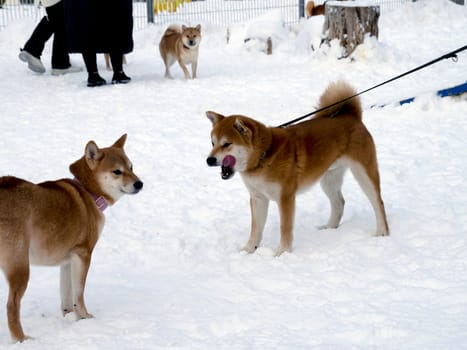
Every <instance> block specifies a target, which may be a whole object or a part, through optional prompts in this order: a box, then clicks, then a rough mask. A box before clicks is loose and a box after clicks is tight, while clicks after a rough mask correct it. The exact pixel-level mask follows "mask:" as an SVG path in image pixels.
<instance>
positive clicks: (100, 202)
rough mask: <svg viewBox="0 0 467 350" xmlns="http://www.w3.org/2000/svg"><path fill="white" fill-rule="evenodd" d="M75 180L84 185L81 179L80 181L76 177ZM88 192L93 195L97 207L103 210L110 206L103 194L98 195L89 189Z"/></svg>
mask: <svg viewBox="0 0 467 350" xmlns="http://www.w3.org/2000/svg"><path fill="white" fill-rule="evenodd" d="M73 181H76V182H77V183H79V184H80V185H81V186H83V184H82V183H81V181H79V180H78V179H77V178H76V177H74V178H73ZM88 193H89V194H90V195H91V197H92V199H94V202H95V203H96V205H97V207H98V208H99V210H100V211H101V212H103V211H104V210H105V209H107V207H108V206H109V203H107V200H106V199H105V198H104V197H103V196H98V195H97V194H94V193H91V192H89V191H88Z"/></svg>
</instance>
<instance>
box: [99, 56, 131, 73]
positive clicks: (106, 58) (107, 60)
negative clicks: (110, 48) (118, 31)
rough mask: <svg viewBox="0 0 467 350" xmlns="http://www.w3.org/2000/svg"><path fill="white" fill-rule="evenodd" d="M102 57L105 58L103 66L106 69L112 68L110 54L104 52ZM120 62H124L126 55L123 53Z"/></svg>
mask: <svg viewBox="0 0 467 350" xmlns="http://www.w3.org/2000/svg"><path fill="white" fill-rule="evenodd" d="M104 59H105V67H106V68H107V70H112V65H111V63H110V54H108V53H105V54H104ZM122 62H123V64H126V56H125V55H123V60H122Z"/></svg>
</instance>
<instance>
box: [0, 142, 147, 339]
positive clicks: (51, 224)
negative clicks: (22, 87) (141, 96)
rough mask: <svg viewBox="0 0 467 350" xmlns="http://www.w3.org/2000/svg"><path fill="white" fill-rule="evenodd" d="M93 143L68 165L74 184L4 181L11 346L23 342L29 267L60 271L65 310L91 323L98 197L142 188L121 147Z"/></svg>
mask: <svg viewBox="0 0 467 350" xmlns="http://www.w3.org/2000/svg"><path fill="white" fill-rule="evenodd" d="M125 141H126V135H123V136H122V137H120V138H119V139H118V140H117V141H116V142H115V143H114V144H113V145H112V146H111V147H107V148H102V149H101V148H98V147H97V145H96V144H95V142H93V141H89V142H88V144H87V145H86V148H85V154H84V156H83V157H82V158H81V159H79V160H77V161H76V162H74V163H73V164H71V165H70V171H71V173H72V174H73V175H74V176H75V179H61V180H57V181H47V182H43V183H39V184H33V183H31V182H28V181H25V180H22V179H19V178H16V177H12V176H5V177H1V178H0V267H1V268H2V270H3V271H4V273H5V276H6V279H7V282H8V285H9V294H8V303H7V316H8V327H9V329H10V334H11V337H12V339H13V341H24V340H25V339H27V338H28V337H26V335H25V334H24V332H23V328H22V325H21V321H20V303H21V298H22V297H23V294H24V292H25V290H26V287H27V284H28V280H29V265H30V264H37V265H48V266H56V265H59V266H60V269H61V270H60V291H61V308H62V312H63V314H66V313H68V312H71V311H74V312H75V314H76V316H77V318H90V317H92V315H91V314H90V313H88V311H87V309H86V306H85V303H84V288H85V283H86V276H87V273H88V269H89V266H90V263H91V254H92V251H93V249H94V246H95V244H96V242H97V240H98V238H99V234H100V232H101V230H102V228H103V226H104V215H103V214H102V212H101V211H100V210H99V208H98V207H97V205H96V202H95V201H94V199H93V195H94V196H101V197H103V198H105V200H106V201H107V203H108V204H114V203H115V202H116V201H117V200H118V199H119V198H120V197H121V196H122V195H123V194H133V193H137V192H138V191H139V190H140V189H141V188H142V186H143V183H142V182H141V181H140V180H139V179H138V177H137V176H136V175H135V174H134V173H133V170H132V165H131V163H130V160H129V159H128V157H127V156H126V154H125V152H124V150H123V146H124V144H125Z"/></svg>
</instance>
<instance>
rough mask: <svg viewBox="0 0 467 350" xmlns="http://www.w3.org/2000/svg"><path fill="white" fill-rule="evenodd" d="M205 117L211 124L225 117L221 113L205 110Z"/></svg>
mask: <svg viewBox="0 0 467 350" xmlns="http://www.w3.org/2000/svg"><path fill="white" fill-rule="evenodd" d="M206 117H208V119H209V120H210V121H211V123H212V125H213V126H214V125H216V124H217V123H219V122H220V121H221V120H222V119H224V118H225V117H224V116H223V115H222V114H219V113H216V112H213V111H207V112H206Z"/></svg>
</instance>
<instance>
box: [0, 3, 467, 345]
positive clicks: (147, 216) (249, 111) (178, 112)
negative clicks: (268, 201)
mask: <svg viewBox="0 0 467 350" xmlns="http://www.w3.org/2000/svg"><path fill="white" fill-rule="evenodd" d="M271 18H276V17H275V15H274V16H272V17H271ZM466 18H467V7H466V6H459V5H455V4H453V3H451V2H450V1H447V0H431V1H418V2H415V3H412V2H409V3H407V4H406V5H403V6H400V7H397V8H395V9H393V10H391V11H387V12H384V13H383V14H382V16H381V18H380V22H379V27H380V37H379V40H375V39H371V38H369V39H368V40H367V41H366V43H365V44H363V45H362V46H361V47H359V48H358V50H357V51H356V52H355V54H354V57H353V58H354V59H353V60H351V59H338V58H339V47H338V46H337V45H332V46H331V47H330V48H327V49H324V48H323V49H321V50H319V51H312V50H311V49H310V46H311V43H312V42H316V39H317V36H318V37H319V31H318V32H317V31H316V29H317V28H319V26H318V25H316V23H313V21H315V20H318V21H319V20H320V19H311V20H309V21H303V22H301V23H300V24H297V25H295V26H294V28H293V30H291V31H289V32H288V33H287V34H286V35H285V36H284V35H283V34H281V35H280V36H278V37H277V38H278V39H277V41H276V42H275V45H274V48H273V55H270V56H268V55H265V54H264V53H263V52H262V51H261V50H252V49H251V48H248V47H246V45H245V43H244V42H243V40H244V38H245V33H246V32H247V31H248V29H249V28H252V26H250V24H251V22H249V23H243V24H238V25H236V26H232V27H231V28H229V31H230V32H231V34H232V35H231V37H230V41H229V44H227V43H226V31H227V30H226V28H225V27H219V26H213V25H210V24H209V23H204V22H203V23H202V30H203V40H202V42H201V47H200V62H199V66H198V77H199V78H198V79H197V80H190V81H185V80H184V79H183V73H182V71H181V70H180V69H179V67H176V66H174V68H173V69H172V71H173V73H174V75H175V79H174V80H166V79H164V78H163V75H164V68H163V64H162V60H161V59H160V57H159V53H158V47H157V45H158V42H159V39H160V36H161V35H162V32H163V30H164V29H165V28H163V27H157V26H152V27H149V28H147V29H145V30H141V31H137V32H135V33H134V38H135V51H134V52H133V53H132V54H130V55H129V56H128V62H129V63H128V65H127V66H125V71H126V73H127V74H128V75H130V76H131V77H132V78H133V81H132V82H131V83H130V84H128V85H125V86H123V85H116V86H112V85H107V86H104V87H101V88H87V87H86V85H85V81H86V74H85V73H84V72H83V73H77V74H72V75H66V76H61V77H54V76H51V75H50V62H49V57H50V43H49V44H48V45H47V47H46V52H45V53H44V56H43V62H44V64H46V66H47V68H48V72H47V73H46V74H45V75H43V76H38V75H36V74H34V73H32V72H30V71H28V70H27V68H26V65H25V64H24V63H22V62H20V61H19V60H18V58H17V54H18V49H19V47H21V46H22V45H23V43H24V41H25V40H26V39H27V37H28V36H29V34H30V33H31V31H32V29H33V28H34V25H35V22H34V21H32V20H23V21H17V22H14V23H12V24H10V25H8V26H7V27H6V29H5V30H3V31H2V32H0V52H2V54H1V55H0V65H1V67H2V70H1V71H0V81H1V82H2V83H1V84H0V96H1V98H0V101H1V114H0V117H1V127H0V130H1V139H0V174H2V175H7V174H10V175H15V176H18V177H22V178H25V179H28V180H31V181H34V182H40V181H44V180H49V179H57V178H62V177H69V176H70V174H69V172H68V165H69V164H70V163H72V162H73V161H74V160H76V159H77V158H79V157H81V155H82V154H83V152H84V146H85V144H86V142H87V141H89V140H94V141H96V143H97V144H98V145H99V146H107V145H110V144H111V143H112V142H114V141H115V140H116V139H117V138H118V137H119V136H120V135H122V134H123V133H128V140H127V145H126V151H127V154H128V156H129V157H130V159H131V160H132V162H133V164H134V169H135V172H136V173H137V174H138V175H139V176H140V178H141V179H142V180H143V181H144V188H143V191H142V192H141V193H139V194H137V195H136V196H131V197H124V198H122V199H121V200H120V201H119V202H118V203H117V204H116V205H115V206H113V207H112V208H109V209H107V211H106V217H107V222H106V226H105V228H104V232H103V234H102V237H101V239H100V241H99V242H98V244H97V247H96V249H95V252H94V255H93V262H92V265H91V269H90V272H89V278H88V282H87V286H86V302H87V306H88V309H89V311H90V312H91V313H93V314H94V315H95V318H94V319H89V320H81V321H78V322H75V318H74V316H73V315H67V316H66V317H65V318H63V317H62V316H61V312H60V309H59V305H60V300H59V299H60V297H59V283H58V277H59V270H58V268H51V267H33V268H32V270H31V279H30V283H29V287H28V289H27V291H26V295H25V297H24V298H23V302H22V310H21V311H22V322H23V327H24V329H25V332H26V333H27V334H28V335H30V336H33V337H34V339H33V340H30V341H27V342H25V343H22V344H11V341H10V336H9V332H8V328H7V322H6V310H5V308H4V306H2V307H0V349H27V350H29V349H32V350H38V349H47V350H54V349H60V350H64V349H72V350H74V349H89V350H92V349H131V350H134V349H171V350H179V349H209V350H219V349H320V350H321V349H323V350H328V349H423V350H424V349H467V345H466V344H467V200H466V195H467V185H466V181H465V178H466V174H467V161H466V144H467V141H466V140H467V118H466V116H467V99H466V98H465V95H464V96H463V97H457V98H439V97H436V96H435V94H434V92H435V91H436V90H438V89H441V88H446V87H450V86H454V85H457V84H460V83H464V82H465V81H466V75H465V73H466V72H467V52H465V51H464V52H462V53H459V54H458V61H457V62H453V61H452V60H443V61H441V62H439V63H436V64H435V65H432V66H430V67H428V68H425V69H423V70H421V71H419V72H417V73H414V74H412V75H409V76H407V77H404V78H403V79H400V80H397V81H395V82H393V83H390V84H387V85H384V86H383V87H380V88H378V89H375V90H373V91H371V92H369V93H366V94H364V95H363V96H362V102H363V105H364V107H365V111H364V121H365V123H366V125H367V127H368V129H369V130H370V132H371V133H372V135H373V137H374V139H375V142H376V145H377V151H378V160H379V166H380V173H381V186H382V195H383V199H384V201H385V205H386V210H387V214H388V220H389V225H390V229H391V236H389V237H384V238H381V237H379V238H377V237H373V236H372V235H373V233H374V229H375V227H374V226H375V222H374V215H373V212H372V209H371V207H370V205H369V203H368V201H367V199H366V198H365V197H364V195H363V194H362V192H361V191H360V190H359V188H358V185H357V184H356V182H355V181H354V179H353V178H352V177H351V176H350V175H348V176H346V179H345V183H344V188H343V192H344V196H345V198H346V203H347V205H346V210H345V213H344V217H343V220H342V224H341V226H340V227H339V228H338V229H336V230H321V231H320V230H318V229H317V227H318V226H319V225H321V224H323V223H324V222H326V220H327V218H328V214H329V207H328V202H327V199H326V197H325V196H324V194H323V193H322V192H321V189H320V188H319V186H316V187H314V188H313V189H311V190H310V191H308V192H307V193H305V194H302V195H301V196H299V197H298V200H297V210H296V220H295V230H294V233H295V239H294V250H293V252H292V253H290V254H289V253H284V254H283V255H281V256H280V257H274V256H273V255H274V250H275V249H276V247H277V245H278V242H279V218H278V212H277V207H276V206H275V205H271V206H270V210H269V215H268V221H267V224H266V228H265V232H264V238H263V242H262V244H261V247H260V248H259V249H258V250H257V251H256V252H255V253H254V254H251V255H247V254H245V253H244V252H241V251H240V249H241V247H242V246H243V245H244V244H245V243H246V241H247V239H248V234H249V225H250V213H249V198H248V193H247V191H246V189H245V187H244V185H243V183H242V181H241V178H240V176H239V175H238V174H237V175H236V176H234V177H233V179H231V180H229V181H223V180H222V179H221V178H220V173H219V172H220V170H219V169H218V168H210V167H208V166H207V165H206V161H205V159H206V156H207V154H208V153H209V151H210V147H211V141H210V136H209V134H210V129H211V123H210V122H209V120H208V119H206V117H205V111H207V110H214V111H217V112H219V113H223V114H234V113H239V114H245V115H248V116H251V117H253V118H256V119H258V120H261V121H263V122H264V123H266V124H268V125H279V124H281V123H284V122H286V121H288V120H290V119H292V118H295V117H298V116H300V115H303V114H306V113H308V112H311V111H312V110H314V108H315V107H316V104H317V101H318V98H319V96H320V94H321V93H322V91H324V89H325V88H326V86H327V84H328V83H329V82H331V81H334V80H336V79H346V80H348V81H349V82H350V83H351V84H353V85H354V86H355V88H356V89H357V90H358V91H362V90H364V89H367V88H369V87H371V86H373V85H376V84H378V83H381V82H383V81H385V80H387V79H389V78H392V77H393V76H396V75H399V74H401V73H403V72H405V71H407V70H410V69H412V68H415V67H416V66H418V65H421V64H424V63H426V62H428V61H430V60H432V59H434V58H437V57H439V56H441V55H444V54H446V53H448V52H450V51H453V50H455V49H457V48H459V47H462V46H464V45H465V44H466V42H465V33H466V32H467V20H466ZM193 24H196V23H193ZM276 24H277V22H275V23H273V24H272V25H271V26H270V28H278V26H277V25H276ZM315 48H317V47H316V45H315ZM72 61H73V63H74V64H75V65H83V63H82V60H81V57H80V56H79V55H73V56H72ZM99 65H100V71H101V74H102V75H103V76H104V77H105V78H106V79H107V80H109V79H110V78H111V72H107V71H106V70H105V66H104V59H103V57H99ZM412 96H417V97H418V98H417V99H416V100H415V102H414V103H412V104H408V105H403V106H399V105H396V104H392V103H391V102H396V101H399V100H401V99H404V98H408V97H412ZM388 103H389V105H387V106H386V107H384V108H370V106H372V105H375V104H388ZM7 292H8V291H7V285H6V282H5V280H4V279H3V278H0V304H1V305H5V304H6V298H7Z"/></svg>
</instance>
